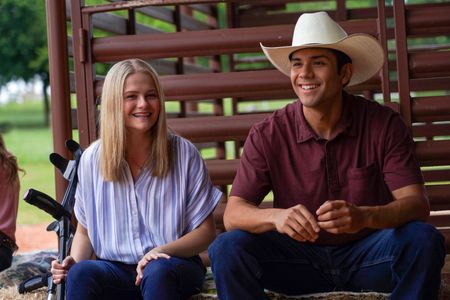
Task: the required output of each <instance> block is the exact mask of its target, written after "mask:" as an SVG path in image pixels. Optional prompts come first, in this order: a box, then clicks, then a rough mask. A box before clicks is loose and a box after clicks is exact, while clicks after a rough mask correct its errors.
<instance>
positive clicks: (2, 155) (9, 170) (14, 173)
mask: <svg viewBox="0 0 450 300" xmlns="http://www.w3.org/2000/svg"><path fill="white" fill-rule="evenodd" d="M0 166H1V167H2V168H3V169H4V170H5V174H6V181H7V182H8V183H10V184H13V183H16V182H18V181H19V174H18V173H19V171H22V169H20V168H19V166H18V164H17V159H16V157H15V156H14V155H12V154H11V153H10V152H9V151H8V150H6V146H5V141H4V140H3V136H2V135H1V134H0Z"/></svg>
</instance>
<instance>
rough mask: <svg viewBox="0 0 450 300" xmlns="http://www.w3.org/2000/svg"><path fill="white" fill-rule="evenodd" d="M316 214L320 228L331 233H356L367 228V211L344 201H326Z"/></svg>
mask: <svg viewBox="0 0 450 300" xmlns="http://www.w3.org/2000/svg"><path fill="white" fill-rule="evenodd" d="M316 214H317V220H318V224H319V226H320V228H322V229H324V230H326V231H328V232H330V233H335V234H338V233H356V232H359V231H360V230H361V229H363V228H365V227H366V223H365V222H366V220H367V218H366V217H367V216H366V213H365V210H363V209H361V208H360V207H358V206H355V205H353V204H352V203H349V202H347V201H344V200H332V201H326V202H325V203H324V204H322V205H321V206H320V207H319V209H318V210H317V211H316Z"/></svg>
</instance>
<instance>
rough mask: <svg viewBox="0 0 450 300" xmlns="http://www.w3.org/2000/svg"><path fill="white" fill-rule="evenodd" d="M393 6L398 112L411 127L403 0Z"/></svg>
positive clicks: (394, 2) (397, 1)
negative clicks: (398, 99)
mask: <svg viewBox="0 0 450 300" xmlns="http://www.w3.org/2000/svg"><path fill="white" fill-rule="evenodd" d="M393 7H394V27H395V28H394V30H395V45H396V56H397V82H398V95H399V98H400V113H401V115H402V117H403V119H404V120H405V122H406V124H407V125H408V126H410V127H412V124H411V99H410V88H409V68H408V44H407V36H406V35H407V32H406V16H405V3H404V2H403V0H394V1H393Z"/></svg>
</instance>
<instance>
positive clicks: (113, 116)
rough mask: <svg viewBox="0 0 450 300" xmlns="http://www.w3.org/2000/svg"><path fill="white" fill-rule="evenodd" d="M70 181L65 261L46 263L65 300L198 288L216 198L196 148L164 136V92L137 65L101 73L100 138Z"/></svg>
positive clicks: (178, 295)
mask: <svg viewBox="0 0 450 300" xmlns="http://www.w3.org/2000/svg"><path fill="white" fill-rule="evenodd" d="M78 178H79V183H78V187H77V192H76V203H75V215H76V217H77V220H78V227H77V230H76V233H75V237H74V240H73V244H72V249H71V256H69V257H67V258H66V259H65V260H64V261H63V262H62V264H59V263H58V262H57V261H53V263H52V274H53V280H54V282H55V283H59V282H61V280H63V279H66V281H67V286H66V288H67V292H66V294H67V298H68V299H69V300H70V299H141V298H144V299H187V298H189V297H190V296H191V295H193V294H195V293H198V292H199V291H200V289H201V287H202V284H203V280H204V274H205V268H204V266H203V265H202V262H201V260H200V258H199V256H198V254H199V253H200V252H201V251H203V250H205V249H206V248H207V246H208V245H209V244H210V242H211V241H212V240H213V239H214V237H215V227H214V222H213V216H212V212H213V210H214V208H215V206H216V205H217V203H218V201H219V199H220V197H221V192H220V191H219V190H217V189H216V188H214V187H213V185H212V183H211V180H210V179H209V176H208V174H207V171H206V168H205V165H204V162H203V160H202V159H201V157H200V154H199V153H198V151H197V150H196V148H195V147H194V146H193V145H192V144H191V143H190V142H188V141H187V140H185V139H183V138H181V137H179V136H176V135H174V134H170V133H168V130H167V126H166V117H165V111H164V94H163V91H162V88H161V85H160V82H159V80H158V77H157V74H156V72H155V71H154V70H153V69H152V68H151V67H150V66H149V65H148V64H147V63H146V62H144V61H142V60H138V59H130V60H125V61H122V62H119V63H117V64H115V65H114V66H113V67H112V68H111V69H110V70H109V72H108V74H107V75H106V78H105V82H104V85H103V92H102V103H101V115H100V139H99V140H98V141H96V142H94V143H93V144H92V145H91V146H89V147H88V148H87V149H86V150H85V151H84V153H83V155H82V158H81V161H80V166H79V169H78ZM95 258H96V259H95ZM66 277H67V278H66Z"/></svg>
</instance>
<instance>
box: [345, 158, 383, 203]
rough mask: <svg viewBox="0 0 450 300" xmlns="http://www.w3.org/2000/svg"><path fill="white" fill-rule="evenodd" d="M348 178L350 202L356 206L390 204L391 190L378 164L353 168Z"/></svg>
mask: <svg viewBox="0 0 450 300" xmlns="http://www.w3.org/2000/svg"><path fill="white" fill-rule="evenodd" d="M347 176H348V190H349V195H348V201H350V202H351V203H353V204H356V205H379V204H385V203H387V202H389V198H390V197H389V195H390V193H389V190H388V189H387V186H386V184H385V183H384V181H383V176H382V174H381V172H380V170H379V169H378V166H377V164H376V163H372V164H369V165H367V166H364V167H361V168H352V169H350V170H349V171H348V173H347Z"/></svg>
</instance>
